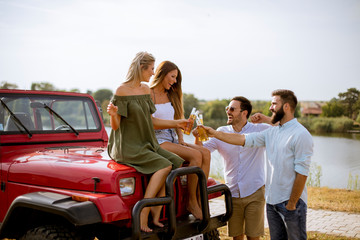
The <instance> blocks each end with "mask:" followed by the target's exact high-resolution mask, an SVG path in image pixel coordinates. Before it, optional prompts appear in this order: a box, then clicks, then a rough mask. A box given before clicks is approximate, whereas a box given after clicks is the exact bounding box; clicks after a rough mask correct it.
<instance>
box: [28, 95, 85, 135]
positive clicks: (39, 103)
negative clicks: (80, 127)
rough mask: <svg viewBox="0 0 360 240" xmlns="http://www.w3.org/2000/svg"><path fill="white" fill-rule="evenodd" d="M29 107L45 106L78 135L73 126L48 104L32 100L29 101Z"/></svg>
mask: <svg viewBox="0 0 360 240" xmlns="http://www.w3.org/2000/svg"><path fill="white" fill-rule="evenodd" d="M31 107H32V108H45V109H47V110H48V111H49V112H51V113H52V114H54V115H56V116H57V117H58V118H59V119H60V120H61V121H63V122H64V123H65V125H67V126H69V128H70V129H71V130H72V131H73V132H74V133H75V135H76V136H79V132H78V131H76V129H75V128H73V126H71V125H70V124H69V123H68V122H67V121H66V120H65V119H63V118H62V117H61V116H60V115H59V114H58V113H57V112H55V111H54V110H53V109H52V108H51V107H49V106H48V105H46V103H41V102H32V103H31Z"/></svg>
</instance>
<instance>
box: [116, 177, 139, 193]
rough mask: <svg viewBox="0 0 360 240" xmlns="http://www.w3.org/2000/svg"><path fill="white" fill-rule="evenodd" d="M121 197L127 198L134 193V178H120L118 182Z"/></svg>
mask: <svg viewBox="0 0 360 240" xmlns="http://www.w3.org/2000/svg"><path fill="white" fill-rule="evenodd" d="M119 185H120V193H121V196H128V195H131V194H133V193H134V192H135V178H133V177H131V178H122V179H120V181H119Z"/></svg>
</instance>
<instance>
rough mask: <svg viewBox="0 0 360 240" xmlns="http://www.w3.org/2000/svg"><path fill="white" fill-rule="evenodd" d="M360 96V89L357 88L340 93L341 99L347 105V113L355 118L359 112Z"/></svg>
mask: <svg viewBox="0 0 360 240" xmlns="http://www.w3.org/2000/svg"><path fill="white" fill-rule="evenodd" d="M359 96H360V91H359V90H357V89H356V88H349V89H348V90H347V92H344V93H339V98H340V101H341V102H342V104H343V105H344V106H345V115H346V116H348V117H349V118H351V119H353V120H355V119H356V117H357V115H358V113H359V108H358V107H357V102H358V100H359Z"/></svg>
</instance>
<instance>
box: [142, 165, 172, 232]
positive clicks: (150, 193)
mask: <svg viewBox="0 0 360 240" xmlns="http://www.w3.org/2000/svg"><path fill="white" fill-rule="evenodd" d="M171 168H172V166H168V167H166V168H163V169H160V170H158V171H157V172H155V173H154V174H153V175H152V176H151V178H150V181H149V184H148V186H147V188H146V191H145V195H144V198H154V197H155V196H156V195H157V194H158V193H159V191H160V190H161V188H162V187H163V185H164V184H165V180H166V177H167V175H169V173H170V171H171ZM149 211H150V208H149V207H146V208H144V209H143V210H142V211H141V213H140V228H141V230H142V231H144V232H151V231H152V229H151V228H149V226H148V217H149ZM159 216H160V214H159ZM157 221H159V219H157Z"/></svg>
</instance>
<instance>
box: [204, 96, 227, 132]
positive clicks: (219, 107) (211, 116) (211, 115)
mask: <svg viewBox="0 0 360 240" xmlns="http://www.w3.org/2000/svg"><path fill="white" fill-rule="evenodd" d="M229 102H230V101H229V100H226V99H223V100H213V101H207V102H206V103H204V104H203V105H201V106H200V110H201V111H202V112H203V115H204V123H205V124H206V125H208V126H211V127H213V128H218V127H219V126H222V125H224V124H226V122H227V115H226V112H225V107H226V106H228V105H229Z"/></svg>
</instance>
